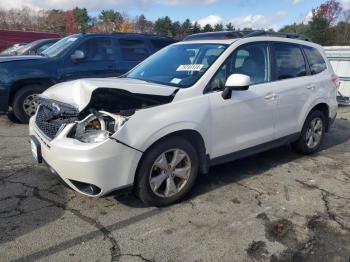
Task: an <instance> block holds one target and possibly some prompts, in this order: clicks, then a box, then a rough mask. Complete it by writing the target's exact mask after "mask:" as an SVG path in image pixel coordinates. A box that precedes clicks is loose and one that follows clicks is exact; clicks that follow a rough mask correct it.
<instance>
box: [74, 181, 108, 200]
mask: <svg viewBox="0 0 350 262" xmlns="http://www.w3.org/2000/svg"><path fill="white" fill-rule="evenodd" d="M69 181H70V182H71V183H72V184H73V185H74V186H75V187H76V188H77V189H79V191H81V192H83V193H85V194H88V195H91V196H95V195H98V194H99V193H101V188H99V187H98V186H95V185H93V184H88V183H84V182H79V181H75V180H69Z"/></svg>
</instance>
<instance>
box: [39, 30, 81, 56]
mask: <svg viewBox="0 0 350 262" xmlns="http://www.w3.org/2000/svg"><path fill="white" fill-rule="evenodd" d="M77 40H78V37H77V36H74V35H73V36H68V37H65V38H63V39H61V40H60V41H58V42H56V43H55V44H53V45H52V46H50V47H49V48H48V49H46V50H45V51H43V52H42V53H41V54H42V55H44V56H48V57H56V56H59V55H61V54H62V53H63V52H64V51H65V50H67V48H69V47H70V46H71V45H73V44H74V42H75V41H77Z"/></svg>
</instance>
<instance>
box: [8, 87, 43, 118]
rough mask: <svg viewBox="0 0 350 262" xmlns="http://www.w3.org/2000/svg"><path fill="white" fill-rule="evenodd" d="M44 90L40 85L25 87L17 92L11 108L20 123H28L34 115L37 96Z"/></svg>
mask: <svg viewBox="0 0 350 262" xmlns="http://www.w3.org/2000/svg"><path fill="white" fill-rule="evenodd" d="M44 90H45V88H44V87H43V86H41V85H27V86H23V87H22V88H21V89H20V90H19V91H17V93H16V94H15V96H14V99H13V105H12V107H13V112H14V115H15V116H16V118H17V119H18V120H19V121H20V122H21V123H28V121H29V118H30V117H31V116H33V115H34V114H35V112H36V109H37V107H38V100H39V99H38V95H39V94H41V93H42V92H43V91H44Z"/></svg>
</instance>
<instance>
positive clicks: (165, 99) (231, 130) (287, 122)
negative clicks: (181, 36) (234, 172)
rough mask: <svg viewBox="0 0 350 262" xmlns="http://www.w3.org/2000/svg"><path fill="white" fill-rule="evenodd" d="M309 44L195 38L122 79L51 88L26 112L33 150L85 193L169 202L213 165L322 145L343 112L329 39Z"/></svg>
mask: <svg viewBox="0 0 350 262" xmlns="http://www.w3.org/2000/svg"><path fill="white" fill-rule="evenodd" d="M305 40H306V39H305V38H303V37H300V36H298V35H294V34H281V33H272V32H262V31H257V32H252V33H250V34H246V35H242V34H241V33H240V32H232V33H231V32H220V33H206V34H200V35H195V36H189V37H188V38H186V40H185V41H183V42H180V43H176V44H173V45H171V46H169V47H166V48H164V49H163V50H161V51H159V52H158V53H156V54H155V55H153V56H152V57H150V58H149V59H147V60H146V61H144V62H143V63H141V64H140V65H138V66H137V67H135V68H134V69H133V70H131V71H130V72H128V73H127V74H125V75H124V76H123V77H121V78H109V79H80V80H77V81H71V82H66V83H62V84H58V85H56V86H53V87H51V88H50V89H48V90H46V91H45V92H44V93H43V94H42V95H41V96H40V106H39V109H38V111H37V113H36V115H35V116H33V117H32V118H31V119H30V125H29V130H30V135H31V138H32V140H31V146H32V152H33V156H34V158H35V159H36V160H37V161H38V162H45V163H47V165H48V166H49V167H50V170H51V171H52V172H53V173H56V174H58V175H59V176H60V177H61V178H62V180H63V181H64V182H65V183H67V184H68V185H69V186H70V187H71V188H73V189H74V190H76V191H78V192H80V193H82V194H85V195H88V196H94V197H96V196H102V195H105V194H108V193H109V192H111V191H114V190H125V189H126V188H128V189H131V190H133V191H134V192H136V193H137V195H138V196H139V198H140V199H141V200H142V201H144V202H145V203H147V204H151V205H156V206H163V205H168V204H172V203H174V202H176V201H179V200H180V199H182V198H183V197H184V196H185V195H186V194H187V193H188V192H189V191H190V190H191V188H192V186H193V185H194V182H195V180H196V176H197V174H198V173H200V172H201V173H207V172H208V171H209V167H210V166H213V165H218V164H221V163H225V162H228V161H232V160H235V159H238V158H242V157H245V156H248V155H251V154H256V153H259V152H262V151H265V150H268V149H271V148H274V147H277V146H281V145H284V144H289V143H291V144H292V147H293V148H294V149H295V150H296V151H297V152H299V153H302V154H312V153H314V152H317V151H318V150H319V148H320V146H321V145H322V142H323V138H324V136H325V132H328V130H329V128H330V126H331V124H332V123H333V121H334V119H335V117H336V114H337V101H336V94H337V87H338V84H339V79H338V77H337V76H336V75H335V74H334V72H333V69H332V66H331V64H330V63H329V61H328V60H327V57H326V55H325V53H324V51H323V49H322V47H321V46H319V45H317V44H314V43H312V42H310V41H305Z"/></svg>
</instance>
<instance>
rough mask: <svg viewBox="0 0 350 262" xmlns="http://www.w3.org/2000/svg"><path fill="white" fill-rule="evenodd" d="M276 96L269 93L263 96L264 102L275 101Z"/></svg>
mask: <svg viewBox="0 0 350 262" xmlns="http://www.w3.org/2000/svg"><path fill="white" fill-rule="evenodd" d="M276 98H277V95H276V94H275V93H269V94H267V95H266V96H265V100H275V99H276Z"/></svg>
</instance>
